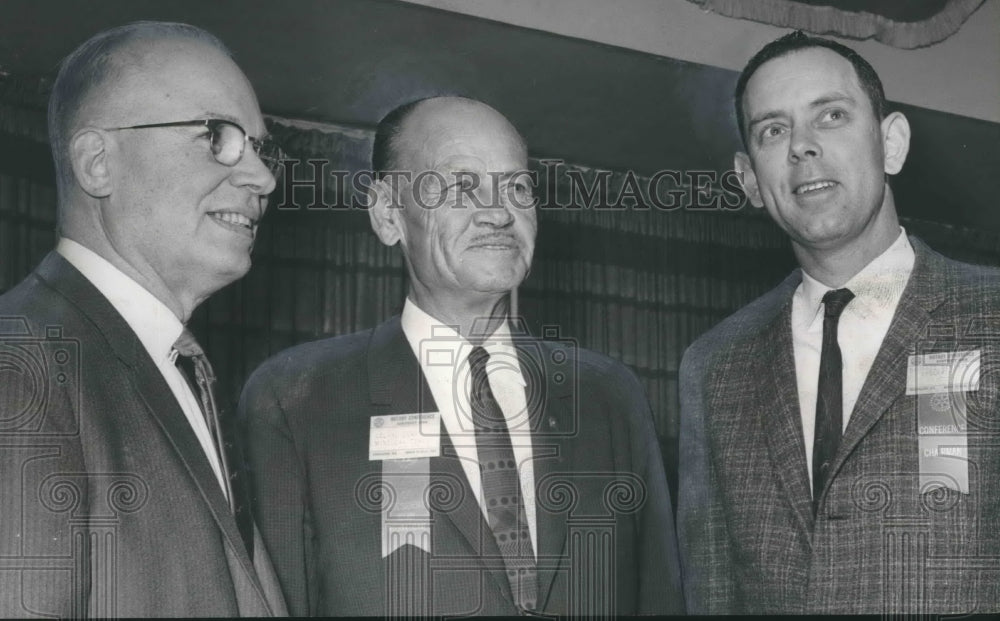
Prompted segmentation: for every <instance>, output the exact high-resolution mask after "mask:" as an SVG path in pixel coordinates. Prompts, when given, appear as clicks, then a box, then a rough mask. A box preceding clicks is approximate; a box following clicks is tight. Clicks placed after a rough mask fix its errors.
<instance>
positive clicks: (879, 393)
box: [828, 237, 948, 480]
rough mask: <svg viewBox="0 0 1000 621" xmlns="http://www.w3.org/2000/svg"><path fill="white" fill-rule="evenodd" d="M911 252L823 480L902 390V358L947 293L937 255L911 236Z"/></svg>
mask: <svg viewBox="0 0 1000 621" xmlns="http://www.w3.org/2000/svg"><path fill="white" fill-rule="evenodd" d="M910 242H911V244H912V245H913V250H914V253H915V254H916V257H915V261H914V265H913V272H912V273H911V274H910V280H909V282H908V283H907V284H906V288H905V289H904V290H903V295H902V297H900V299H899V305H898V306H897V307H896V312H895V314H894V315H893V318H892V323H891V324H890V325H889V331H888V332H887V333H886V335H885V339H884V340H883V341H882V347H881V348H880V349H879V351H878V355H876V357H875V361H874V362H873V363H872V368H871V370H869V371H868V376H867V377H866V378H865V383H864V385H863V386H862V388H861V392H860V394H859V395H858V400H857V403H856V404H855V406H854V410H853V411H852V413H851V418H850V420H849V422H848V423H847V429H846V430H845V431H844V437H843V438H842V439H841V442H840V446H839V447H838V449H837V455H836V457H835V459H834V463H833V466H832V469H831V475H830V477H829V478H828V480H832V479H833V477H834V476H836V473H837V472H838V471H839V470H840V468H841V467H842V466H843V464H844V462H845V461H846V460H847V457H848V456H849V455H850V454H851V452H852V451H853V450H854V448H855V447H856V446H857V445H858V443H860V442H861V440H862V439H863V438H864V437H865V435H866V434H867V433H868V432H869V431H870V430H871V428H872V427H873V426H875V424H876V423H877V422H878V421H879V419H880V418H881V417H882V416H883V415H884V414H885V412H886V411H887V410H888V409H889V407H890V406H891V405H892V404H893V403H894V402H895V401H896V400H897V399H899V398H900V397H902V396H903V395H904V394H905V392H906V366H907V365H906V358H907V356H908V355H910V354H911V353H913V348H914V344H915V343H916V342H917V341H918V340H919V339H920V338H921V337H922V335H923V334H924V333H925V331H926V328H927V325H928V324H929V323H930V321H931V313H933V311H934V310H935V309H937V308H938V307H939V306H940V305H941V304H942V302H944V300H945V299H946V298H947V291H948V287H947V286H946V285H945V280H946V278H945V276H944V273H945V267H944V264H943V261H942V260H941V257H940V256H939V255H937V254H936V253H934V252H933V251H931V250H930V249H929V248H928V247H927V246H925V245H924V244H923V243H921V242H920V240H918V239H915V238H913V237H911V238H910Z"/></svg>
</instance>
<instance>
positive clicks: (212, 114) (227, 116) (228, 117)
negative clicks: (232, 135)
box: [204, 112, 269, 140]
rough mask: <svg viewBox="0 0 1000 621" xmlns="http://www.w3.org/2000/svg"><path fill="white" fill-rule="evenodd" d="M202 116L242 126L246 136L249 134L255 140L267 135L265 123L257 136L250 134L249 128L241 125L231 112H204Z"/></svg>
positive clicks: (241, 122)
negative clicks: (262, 130)
mask: <svg viewBox="0 0 1000 621" xmlns="http://www.w3.org/2000/svg"><path fill="white" fill-rule="evenodd" d="M204 116H205V118H206V119H218V120H220V121H229V122H230V123H232V124H233V125H238V126H240V127H242V128H243V131H245V132H246V133H247V135H248V136H250V137H251V138H256V139H257V140H261V139H263V138H267V136H268V135H269V132H268V131H267V125H265V126H264V132H263V133H262V134H261V135H259V136H253V135H251V134H250V130H249V129H247V128H246V126H244V125H243V121H241V120H239V119H238V118H236V117H235V116H232V115H231V114H225V113H222V112H206V113H205V115H204Z"/></svg>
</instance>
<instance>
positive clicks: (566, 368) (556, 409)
mask: <svg viewBox="0 0 1000 621" xmlns="http://www.w3.org/2000/svg"><path fill="white" fill-rule="evenodd" d="M514 343H515V346H516V347H517V354H518V361H519V363H520V365H521V372H522V374H523V375H524V379H525V383H526V386H525V395H526V397H527V402H528V408H529V417H530V418H529V420H530V421H531V430H532V434H531V445H532V446H531V451H532V463H533V465H534V477H535V524H536V536H535V539H536V541H537V542H538V546H537V549H536V550H535V553H536V554H535V555H536V557H537V559H538V609H539V610H544V609H545V604H546V602H547V601H548V598H549V593H550V591H551V589H552V583H553V581H554V579H555V576H556V574H557V573H558V571H559V569H560V564H561V562H562V561H563V559H564V558H565V556H566V555H565V545H566V531H567V523H566V520H567V518H568V515H569V514H568V512H562V513H555V512H550V511H546V510H545V509H544V504H545V503H544V502H540V501H539V499H541V498H542V497H543V494H545V493H546V492H545V489H544V488H542V487H541V485H540V484H541V483H543V482H544V481H545V478H546V477H547V476H548V475H550V474H552V473H559V472H561V473H566V472H569V471H575V470H578V469H579V470H586V468H582V467H581V468H575V467H574V454H573V442H571V441H570V438H571V437H572V435H573V434H574V433H575V432H576V431H577V429H576V425H578V424H579V417H575V416H574V414H575V413H576V412H578V411H579V409H578V408H579V404H578V403H575V402H574V398H575V397H577V396H578V392H577V391H576V390H575V389H574V388H575V387H576V382H577V378H576V373H575V367H574V366H573V364H575V358H574V357H573V356H572V355H569V356H565V357H559V358H558V359H559V360H563V361H564V362H561V363H560V362H556V358H557V357H556V356H554V355H553V351H555V349H554V347H553V346H551V345H550V344H548V343H545V342H544V341H540V340H537V339H530V338H521V337H518V336H515V339H514ZM563 353H569V352H563ZM557 380H558V381H557Z"/></svg>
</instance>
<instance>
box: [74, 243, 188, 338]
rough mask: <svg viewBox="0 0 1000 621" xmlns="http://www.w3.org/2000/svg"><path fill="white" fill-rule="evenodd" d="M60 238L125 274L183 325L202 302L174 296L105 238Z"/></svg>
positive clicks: (163, 284)
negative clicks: (71, 242)
mask: <svg viewBox="0 0 1000 621" xmlns="http://www.w3.org/2000/svg"><path fill="white" fill-rule="evenodd" d="M62 236H63V237H66V238H67V239H71V240H73V241H75V242H76V243H78V244H80V245H81V246H83V247H85V248H87V249H88V250H90V251H91V252H93V253H95V254H97V255H98V256H100V257H101V258H103V259H104V260H105V261H107V262H108V263H110V264H111V265H113V266H114V267H115V268H116V269H117V270H118V271H120V272H121V273H122V274H125V275H126V276H128V277H129V278H131V279H132V280H134V281H135V282H136V283H138V284H139V285H140V286H141V287H142V288H143V289H145V290H146V291H149V292H150V293H151V294H153V296H155V297H156V299H158V300H159V301H160V302H162V303H163V304H164V305H165V306H166V307H167V308H169V309H170V311H171V312H172V313H174V315H176V316H177V318H178V319H179V320H180V321H181V323H183V324H186V323H187V321H188V319H190V318H191V313H192V312H194V309H195V308H197V306H198V304H199V303H201V302H202V300H204V298H201V299H194V298H191V297H187V298H185V297H184V296H178V295H175V294H174V292H173V291H171V290H170V288H169V287H168V286H167V285H166V283H165V282H163V280H162V279H161V278H158V277H156V276H155V274H154V275H153V276H150V275H149V274H148V273H147V272H148V271H151V270H143V269H141V267H142V266H139V265H134V264H133V262H131V261H129V260H128V259H126V258H125V257H124V256H123V255H122V254H121V253H120V252H118V250H117V249H116V248H115V247H114V245H113V244H112V243H111V242H110V241H108V240H107V239H106V238H98V239H94V238H91V237H88V236H78V235H73V234H71V233H70V234H66V233H63V234H62ZM147 267H148V266H147Z"/></svg>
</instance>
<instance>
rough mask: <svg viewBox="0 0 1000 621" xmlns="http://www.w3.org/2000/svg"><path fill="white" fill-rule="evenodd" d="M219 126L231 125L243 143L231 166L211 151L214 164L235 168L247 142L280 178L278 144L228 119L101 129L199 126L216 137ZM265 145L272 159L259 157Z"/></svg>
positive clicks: (280, 160) (273, 173) (110, 130)
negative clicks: (238, 132)
mask: <svg viewBox="0 0 1000 621" xmlns="http://www.w3.org/2000/svg"><path fill="white" fill-rule="evenodd" d="M221 124H225V125H232V126H233V127H235V128H236V129H238V130H240V132H242V133H243V142H242V143H241V145H240V156H239V158H237V160H236V161H235V162H233V163H232V164H226V163H225V162H222V161H219V158H218V153H216V152H215V149H212V157H213V158H215V161H216V162H219V163H220V164H222V165H223V166H227V167H229V168H232V167H233V166H236V165H237V164H239V163H240V162H241V161H242V160H243V154H244V153H246V145H247V143H248V142H249V143H250V146H251V147H253V152H254V153H256V154H257V157H259V158H260V160H261V161H262V162H263V163H264V166H266V167H267V170H268V171H269V172H270V173H271V175H272V176H274V177H275V178H278V177H279V176H280V174H281V172H282V162H283V161H284V160H285V159H287V158H286V157H285V156H286V155H287V154H286V153H285V152H284V151H282V150H281V147H280V146H279V145H278V143H277V142H276V141H275V140H273V139H272V138H270V137H264V138H254V137H253V136H251V135H250V134H249V133H248V132H247V130H245V129H243V126H242V125H240V124H239V123H236V122H235V121H230V120H229V119H216V118H212V119H194V120H191V121H169V122H166V123H143V124H141V125H129V126H127V127H105V128H103V129H104V131H109V132H112V131H120V130H125V129H153V128H157V127H198V126H199V125H201V126H204V127H207V128H208V130H209V131H211V132H212V134H213V135H216V134H218V132H217V131H216V129H215V127H216V126H218V125H221ZM267 145H272V147H273V154H274V157H272V155H269V154H264V155H261V151H263V150H264V149H265V147H267ZM221 152H222V151H221V149H220V150H219V153H221Z"/></svg>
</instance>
